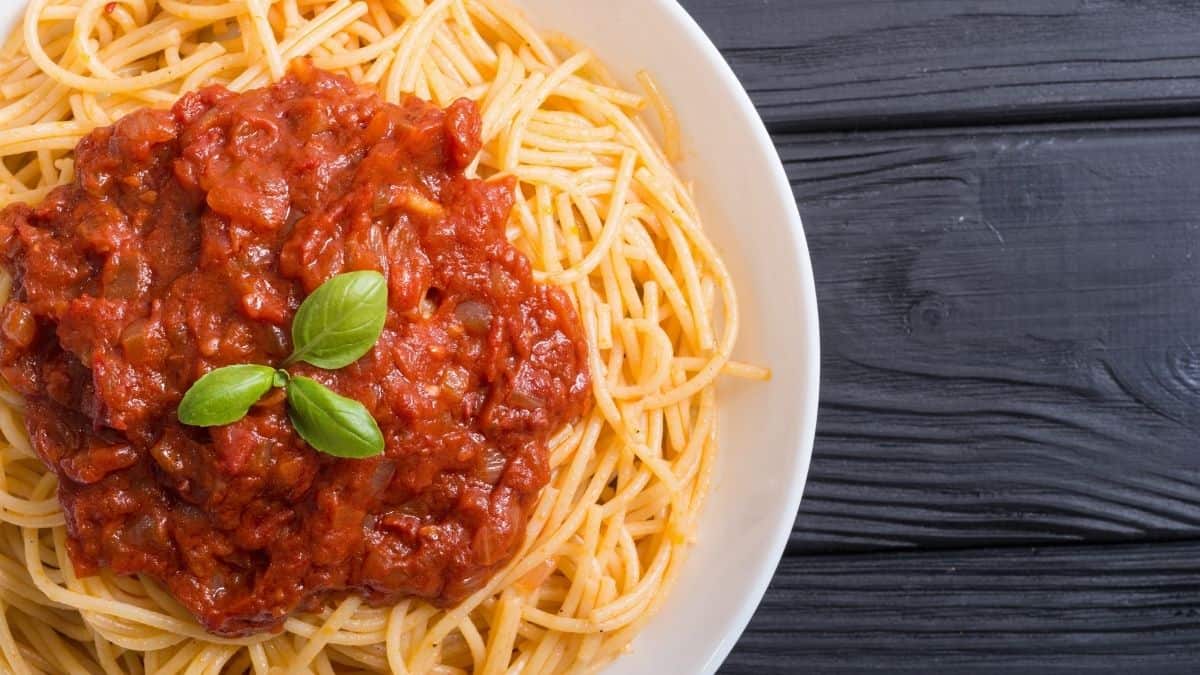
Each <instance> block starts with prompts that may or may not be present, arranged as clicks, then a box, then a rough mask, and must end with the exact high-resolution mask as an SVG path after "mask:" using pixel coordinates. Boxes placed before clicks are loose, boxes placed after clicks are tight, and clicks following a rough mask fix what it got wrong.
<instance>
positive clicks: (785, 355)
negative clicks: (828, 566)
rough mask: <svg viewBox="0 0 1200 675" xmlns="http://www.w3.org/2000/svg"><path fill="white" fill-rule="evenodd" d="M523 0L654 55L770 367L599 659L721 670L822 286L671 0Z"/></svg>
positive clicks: (751, 585)
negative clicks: (662, 599)
mask: <svg viewBox="0 0 1200 675" xmlns="http://www.w3.org/2000/svg"><path fill="white" fill-rule="evenodd" d="M518 4H519V5H521V6H522V7H524V8H525V10H526V11H527V13H528V15H529V17H530V18H531V20H532V21H533V23H534V24H536V25H538V26H539V27H541V28H543V29H550V30H555V31H560V32H563V33H566V34H568V35H571V36H573V37H575V38H577V39H579V40H581V41H582V42H583V43H584V44H586V45H588V46H590V47H591V48H592V49H593V51H594V52H595V53H596V55H597V56H598V57H599V58H600V59H601V60H603V61H604V62H606V63H607V64H608V65H609V66H610V67H611V68H612V69H613V71H614V73H615V74H616V75H617V76H618V77H621V78H622V79H624V80H625V81H626V83H627V84H630V85H632V84H633V75H634V74H635V73H636V72H637V71H638V70H641V69H647V70H649V71H650V72H651V73H652V74H653V75H654V76H655V79H656V80H657V81H658V83H659V85H660V86H661V87H662V88H663V89H664V90H665V92H666V94H667V96H668V97H669V98H670V100H671V102H672V103H673V104H674V106H675V109H676V112H677V114H678V117H679V123H680V126H681V128H682V131H683V136H684V141H685V142H684V148H685V152H686V159H685V163H684V167H683V170H684V173H685V174H686V175H687V177H688V178H690V179H692V180H694V181H695V185H696V193H697V202H698V205H699V208H700V211H701V215H702V216H703V218H704V222H705V228H706V229H707V231H708V232H709V234H710V235H711V236H712V238H713V239H714V240H715V241H716V243H717V245H718V247H719V249H720V250H721V252H722V253H723V255H724V256H725V260H726V262H727V263H728V265H729V268H730V271H731V273H732V274H733V278H734V281H735V283H736V285H737V290H738V295H739V298H740V300H741V307H742V315H743V319H742V321H743V323H742V332H741V336H740V339H739V342H738V347H737V350H736V352H735V357H736V358H738V359H741V360H746V361H752V362H754V363H761V364H766V365H769V366H770V367H771V370H772V371H773V373H774V377H773V379H772V380H771V381H770V382H769V383H766V384H763V383H758V382H738V381H730V380H727V381H725V382H724V383H723V384H722V385H721V390H720V400H719V405H720V417H719V420H720V422H719V423H720V450H719V458H718V460H717V464H716V468H715V472H714V481H713V486H712V493H711V495H710V497H709V500H708V503H707V505H706V506H705V510H704V514H703V516H702V518H701V523H700V529H699V540H698V542H697V543H696V545H695V546H694V547H693V548H692V550H691V552H690V557H689V559H688V561H687V564H686V565H685V566H684V570H683V572H682V574H681V575H680V578H679V581H678V583H677V584H676V585H675V588H674V589H673V590H672V592H671V596H670V598H669V599H668V600H667V602H666V604H665V605H664V606H663V607H662V609H661V610H660V612H659V614H658V615H657V616H656V617H654V619H653V620H652V621H651V622H650V623H649V625H648V626H647V627H646V629H645V630H644V631H643V632H642V634H641V635H639V636H638V638H637V639H636V640H635V641H634V643H633V651H632V652H631V653H629V654H627V655H625V656H623V657H622V658H620V659H619V660H618V661H616V663H614V664H613V665H612V666H611V667H610V668H609V669H608V670H607V671H606V672H607V673H609V674H610V675H661V673H663V672H670V673H712V672H714V671H715V670H716V669H717V667H718V666H720V664H721V662H722V661H723V660H724V659H725V656H726V655H727V654H728V653H729V650H730V649H732V648H733V645H734V643H735V642H737V639H738V636H739V635H741V632H742V630H743V629H744V628H745V627H746V624H747V623H748V622H749V620H750V616H751V615H752V614H753V613H754V609H755V607H757V606H758V602H759V600H761V599H762V595H763V592H764V591H765V590H766V588H767V584H768V583H769V582H770V580H771V576H772V575H773V574H774V571H775V567H776V565H777V564H778V562H779V557H780V555H781V554H782V553H783V547H784V544H786V543H787V538H788V533H789V532H790V531H791V528H792V521H793V519H794V518H795V515H796V509H797V508H798V507H799V504H800V495H801V493H802V491H803V489H804V480H805V477H806V476H807V474H808V463H809V459H810V457H811V455H812V443H813V433H814V430H815V427H816V417H817V383H818V370H819V365H820V363H819V355H818V348H819V344H818V330H817V301H816V292H815V286H814V284H813V277H812V268H811V266H810V264H809V259H808V248H807V246H806V245H805V242H804V232H803V230H802V228H801V224H800V216H799V214H797V212H796V205H795V201H794V199H793V197H792V192H791V188H790V186H789V185H788V181H787V177H786V176H785V175H784V172H783V167H782V165H781V164H780V161H779V156H778V154H777V153H776V152H775V147H774V145H773V144H772V143H771V138H770V136H768V135H767V131H766V129H765V128H764V127H763V125H762V122H761V120H760V119H759V117H758V114H757V113H756V112H755V110H754V106H753V104H751V102H750V97H749V96H748V95H747V94H746V92H745V90H744V89H742V87H741V85H740V84H739V83H738V81H737V78H736V77H735V76H734V74H733V71H731V70H730V69H729V66H728V65H726V63H725V61H724V60H723V59H722V58H721V55H720V54H719V53H718V52H717V49H716V48H715V47H714V46H713V45H712V43H711V42H709V40H708V38H707V37H705V35H704V32H703V31H702V30H700V27H699V26H697V25H696V23H695V22H694V21H693V20H692V18H691V17H690V16H688V14H687V13H686V12H685V11H684V10H683V9H682V8H681V7H680V6H679V5H678V4H677V3H676V2H675V1H674V0H637V1H634V0H622V1H621V2H616V3H602V2H595V0H518ZM24 5H25V3H24V2H20V1H18V0H6V1H4V2H0V29H5V30H9V29H11V27H12V26H13V25H15V22H16V21H17V20H18V17H19V16H20V15H21V14H22V13H23V10H24ZM631 88H634V87H632V86H631ZM664 669H665V670H664Z"/></svg>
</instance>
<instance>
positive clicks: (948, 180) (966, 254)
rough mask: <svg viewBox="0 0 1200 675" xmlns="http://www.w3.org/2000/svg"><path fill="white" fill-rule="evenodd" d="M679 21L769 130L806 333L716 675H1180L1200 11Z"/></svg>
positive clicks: (747, 6)
mask: <svg viewBox="0 0 1200 675" xmlns="http://www.w3.org/2000/svg"><path fill="white" fill-rule="evenodd" d="M684 4H685V6H686V7H687V8H688V9H689V10H690V11H691V12H692V14H693V15H694V16H695V17H696V18H697V19H698V20H699V22H700V23H701V24H702V25H703V26H704V28H705V29H706V30H707V31H708V33H709V35H710V36H712V38H713V39H714V41H715V42H716V43H717V45H718V46H719V47H720V48H721V49H722V50H723V52H724V54H725V56H726V58H727V59H729V61H730V62H731V63H732V64H733V67H734V69H735V70H736V71H737V72H738V74H739V76H740V77H741V78H742V81H743V83H744V84H745V85H746V87H747V88H748V89H749V90H750V93H751V94H752V96H753V97H754V99H755V101H756V102H757V104H758V106H759V109H760V111H761V113H762V115H763V117H764V118H765V120H766V122H767V124H768V126H769V128H770V130H771V131H772V133H773V134H774V137H775V140H776V143H777V144H778V147H779V150H780V153H781V154H782V156H783V159H784V162H785V164H786V167H787V171H788V175H789V176H790V177H791V179H792V185H793V188H794V190H795V194H796V200H797V202H798V203H799V206H800V213H801V215H802V216H803V218H804V223H805V229H806V232H807V235H808V242H809V246H810V247H811V250H812V258H813V265H814V267H815V271H816V278H817V293H818V296H819V298H820V310H821V328H822V333H823V336H822V337H823V340H822V349H823V351H824V356H823V363H822V369H823V373H822V375H823V378H822V380H823V381H822V385H821V410H820V419H819V423H818V430H817V442H816V451H815V454H814V458H813V463H812V472H811V474H810V476H809V483H808V489H807V491H806V493H805V496H804V503H803V505H802V506H801V509H800V514H799V517H798V518H797V520H796V526H795V530H794V532H793V535H792V538H791V542H790V545H789V546H788V549H787V553H786V555H785V557H784V559H783V561H782V563H781V565H780V567H779V571H778V573H777V575H776V578H775V581H774V583H773V585H772V587H771V590H770V591H769V592H768V594H767V597H766V599H765V600H764V601H763V604H762V606H761V607H760V608H759V611H758V614H757V615H756V616H755V618H754V620H753V622H752V623H751V625H750V627H749V629H748V630H747V632H746V634H745V635H744V636H743V638H742V640H741V642H740V643H739V645H738V647H737V649H736V650H735V651H734V652H733V654H732V655H731V656H730V657H729V660H728V662H727V663H726V665H725V668H724V669H723V671H722V672H728V673H735V674H736V673H793V672H797V673H813V672H863V671H876V672H920V673H929V672H939V673H962V672H980V671H984V672H996V671H1000V672H1035V673H1042V672H1063V671H1079V670H1085V669H1086V670H1096V669H1102V670H1108V671H1111V672H1122V673H1124V672H1200V448H1198V447H1197V441H1198V440H1200V2H1197V1H1195V0H684Z"/></svg>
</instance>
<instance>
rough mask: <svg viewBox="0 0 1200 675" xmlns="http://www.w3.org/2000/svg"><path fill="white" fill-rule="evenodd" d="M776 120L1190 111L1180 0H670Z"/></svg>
mask: <svg viewBox="0 0 1200 675" xmlns="http://www.w3.org/2000/svg"><path fill="white" fill-rule="evenodd" d="M682 4H683V5H684V6H685V7H686V8H687V9H688V10H689V12H691V14H692V15H693V16H694V17H695V18H696V20H697V21H698V22H699V23H700V24H701V25H702V26H703V27H704V29H705V30H706V31H707V32H708V34H709V35H710V36H711V37H712V38H713V41H714V42H715V43H716V44H717V46H718V47H720V48H721V49H722V51H723V53H724V54H725V57H726V58H727V59H728V60H729V61H730V63H731V64H732V65H733V67H734V70H735V71H737V73H738V76H739V77H740V78H741V79H742V82H743V83H744V84H745V86H746V88H747V89H748V90H749V91H750V93H751V96H752V97H753V98H754V100H755V102H756V103H757V105H758V108H759V111H760V112H761V113H762V115H763V117H764V118H765V119H766V121H767V122H768V124H769V125H771V126H772V127H773V128H775V129H777V130H790V131H810V130H828V129H854V128H870V127H874V128H880V127H889V128H898V127H928V126H931V125H939V126H944V125H973V124H980V123H994V122H1013V121H1026V122H1028V121H1034V120H1061V119H1068V118H1088V119H1101V118H1114V117H1132V116H1138V117H1146V116H1165V115H1170V116H1175V115H1190V114H1195V113H1196V112H1197V111H1200V41H1198V40H1197V39H1196V36H1197V35H1200V3H1195V2H1190V1H1189V0H905V1H900V0H682Z"/></svg>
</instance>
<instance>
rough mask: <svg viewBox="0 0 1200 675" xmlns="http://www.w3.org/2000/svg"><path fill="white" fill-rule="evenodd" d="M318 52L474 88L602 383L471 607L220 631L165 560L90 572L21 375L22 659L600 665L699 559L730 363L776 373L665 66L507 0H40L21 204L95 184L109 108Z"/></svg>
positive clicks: (11, 451) (10, 472)
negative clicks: (755, 345)
mask: <svg viewBox="0 0 1200 675" xmlns="http://www.w3.org/2000/svg"><path fill="white" fill-rule="evenodd" d="M299 56H309V57H311V58H312V59H313V61H314V63H315V65H317V66H318V67H321V68H325V69H329V70H333V71H335V72H339V73H342V74H345V75H347V76H349V77H350V78H351V79H353V80H354V81H356V82H359V83H361V84H363V85H366V86H370V87H373V88H375V89H377V90H378V91H379V92H380V93H381V94H382V95H383V96H384V97H385V98H386V99H387V100H389V101H391V102H396V101H398V100H399V98H400V97H401V96H402V94H403V93H404V92H412V93H415V94H416V95H417V96H419V97H422V98H425V99H428V100H431V101H433V102H434V103H436V104H437V105H439V106H443V107H444V106H447V105H449V104H450V103H451V102H452V101H453V100H455V99H456V98H459V97H468V98H471V99H474V100H475V101H477V102H478V104H479V106H480V110H481V113H482V117H483V139H484V149H483V151H482V152H481V153H480V154H479V156H478V158H477V159H476V160H475V163H474V165H473V166H472V167H471V168H470V172H471V173H473V174H475V175H478V176H480V177H483V178H491V177H499V176H515V177H516V178H517V180H518V186H519V188H518V190H519V193H518V200H517V205H516V207H515V209H514V210H513V214H512V217H511V220H510V223H509V232H508V234H509V238H510V240H511V241H513V243H514V244H515V245H516V246H517V247H518V248H519V249H520V250H522V251H523V252H524V253H525V254H526V255H527V256H528V257H529V259H530V261H531V263H532V264H533V266H534V269H535V275H536V277H537V278H538V279H539V280H541V281H544V282H547V283H552V284H556V285H560V286H562V287H563V288H564V289H566V290H567V292H568V293H569V294H570V296H571V298H572V300H573V301H574V303H575V306H576V307H577V309H578V310H579V313H580V316H581V318H582V320H583V324H584V328H585V332H586V335H587V339H588V343H589V346H590V361H591V363H590V368H591V371H592V373H593V394H594V399H595V405H594V406H593V407H592V411H591V412H590V413H589V414H588V415H587V416H586V417H585V418H583V419H582V420H580V422H579V423H578V424H576V425H574V426H572V427H569V428H567V429H565V430H563V431H562V432H561V433H560V434H559V435H558V436H557V437H556V438H555V439H554V440H553V442H552V444H551V453H552V454H551V465H552V468H553V476H552V479H551V482H550V485H549V486H547V487H546V488H545V489H544V490H543V493H542V495H541V497H540V499H539V501H538V503H537V505H536V507H535V509H534V511H533V514H532V516H531V518H530V521H529V523H528V529H527V535H526V540H525V543H524V545H523V547H522V548H521V551H520V552H519V553H518V555H517V556H516V558H515V559H514V560H513V561H512V562H511V563H510V564H509V565H508V566H507V567H506V568H505V569H504V570H502V571H501V572H500V573H498V574H497V575H496V576H495V577H493V578H492V580H491V581H490V582H489V583H488V584H487V585H486V586H485V587H484V588H482V589H481V590H479V591H478V592H476V593H475V594H474V595H472V596H471V597H470V598H468V599H467V600H466V601H464V602H463V603H462V604H460V605H459V606H457V607H453V608H450V609H441V608H437V607H434V606H432V605H429V604H427V603H425V602H422V601H417V600H407V601H402V602H400V603H399V604H397V605H396V606H394V607H390V608H371V607H368V606H366V605H365V604H363V603H362V602H361V599H360V598H358V597H355V596H351V597H350V598H348V599H346V600H343V601H341V602H340V604H338V605H337V606H336V607H331V608H329V609H327V610H325V611H324V612H322V613H315V614H303V615H297V616H293V617H292V618H290V619H289V620H288V621H287V623H286V625H285V629H284V631H283V632H282V633H281V634H264V635H257V636H254V637H249V638H241V639H220V638H217V637H214V636H213V635H211V634H209V633H207V632H205V631H204V630H203V629H202V628H201V627H200V626H199V625H198V624H197V623H196V622H195V620H194V619H192V617H191V616H190V615H189V614H188V613H187V612H186V611H184V610H183V609H182V608H181V607H180V606H179V605H178V603H176V602H175V601H174V600H173V599H172V598H171V597H170V596H169V595H168V594H167V593H166V592H165V591H164V590H163V589H162V588H161V587H159V586H158V585H157V584H156V583H154V582H152V581H150V580H147V579H141V578H134V577H117V576H115V575H111V574H108V573H107V572H106V573H103V574H101V575H99V576H95V577H88V578H79V577H77V576H76V575H75V573H74V570H73V567H72V565H71V562H70V560H69V558H68V555H67V548H66V538H67V535H66V531H65V527H64V519H63V514H62V510H61V507H60V505H59V503H58V501H57V499H56V497H55V488H56V483H55V478H54V474H53V473H51V472H48V471H47V470H46V468H45V467H44V466H43V465H42V463H41V461H40V460H39V459H38V457H37V455H36V453H35V452H34V451H33V449H32V447H31V445H30V442H29V440H28V438H27V436H26V433H25V429H24V422H23V418H22V415H23V412H22V401H21V400H20V398H19V397H18V396H17V395H15V394H14V393H12V392H11V390H8V389H4V390H0V433H2V435H3V444H2V446H3V447H0V521H2V524H0V610H2V611H0V670H3V671H6V672H15V673H38V672H44V673H112V674H116V673H189V674H191V673H196V674H206V673H207V674H217V673H250V672H253V673H256V674H260V675H261V674H265V673H298V672H316V673H334V672H364V671H365V672H386V671H391V672H395V673H407V672H412V673H429V672H441V673H460V672H474V673H486V674H499V673H516V672H530V673H543V672H547V673H549V672H566V671H577V670H583V671H592V670H595V669H597V668H598V667H600V666H601V665H603V664H605V663H607V662H609V661H610V660H612V659H613V658H615V657H616V656H618V655H619V654H620V653H621V651H622V650H623V649H625V648H626V647H627V645H628V644H629V642H630V640H631V639H632V638H633V637H634V635H635V634H636V633H637V632H638V630H639V629H640V628H641V627H642V626H643V625H644V623H645V622H646V621H647V620H648V619H649V617H650V616H651V615H652V614H653V613H654V611H655V609H656V608H657V607H658V606H659V604H660V603H661V602H662V601H663V599H664V597H665V594H666V592H667V590H668V588H669V587H670V585H671V582H672V580H673V579H674V578H675V576H676V574H677V573H678V570H679V567H680V565H681V564H682V561H683V555H684V552H685V549H686V544H687V542H688V540H689V538H690V537H691V536H692V534H693V531H694V527H695V521H696V518H697V515H698V513H699V510H700V507H701V504H702V502H703V499H704V495H705V492H706V490H707V486H708V483H709V473H710V470H711V467H712V460H713V453H714V452H715V437H716V415H715V412H716V409H715V393H714V380H715V379H716V377H717V376H718V374H720V373H721V372H729V373H732V374H735V375H740V376H746V377H756V378H765V377H766V376H767V373H766V371H763V370H761V369H758V368H756V367H754V366H749V365H745V364H734V363H731V362H730V360H729V359H730V353H731V350H732V347H733V342H734V339H735V336H736V333H737V324H738V313H737V304H736V300H735V297H734V291H733V287H732V284H731V281H730V279H729V276H728V274H727V273H726V271H725V267H724V265H723V264H722V262H721V260H720V258H719V257H718V255H717V254H716V251H715V250H714V248H713V246H712V245H711V244H710V243H709V241H708V240H707V239H706V238H705V236H704V235H703V233H702V232H701V230H700V225H699V216H698V214H697V211H696V208H695V206H694V204H693V201H692V197H691V194H690V190H689V187H688V186H687V185H686V184H684V183H683V182H682V181H681V180H680V178H679V177H678V175H677V174H676V173H675V171H674V169H673V167H672V164H671V160H672V158H673V157H674V156H675V153H676V152H677V150H678V145H679V140H678V131H677V130H676V129H675V123H674V117H673V113H672V112H671V109H670V106H669V105H667V104H666V102H665V101H663V100H662V99H661V97H660V95H659V93H658V89H657V87H656V86H655V85H654V82H653V80H652V79H651V78H650V76H649V75H648V74H644V73H643V74H641V75H639V78H638V79H639V81H640V82H641V83H642V85H643V88H644V89H645V93H644V94H637V93H633V92H630V91H627V90H625V89H622V88H621V87H620V86H618V84H617V83H616V82H615V81H614V80H613V78H612V77H611V76H610V75H609V74H608V73H607V72H606V71H605V69H604V68H603V66H602V65H600V63H598V62H597V61H596V60H595V58H594V57H593V56H592V55H591V54H590V53H589V52H587V51H586V50H583V49H581V48H580V47H579V46H578V45H576V44H575V43H573V42H572V41H571V40H569V39H567V38H564V37H561V36H558V35H544V34H542V33H539V32H538V31H537V30H535V29H534V28H533V27H532V26H531V25H530V24H529V23H527V22H526V20H525V19H524V18H523V17H522V16H521V14H519V13H518V12H517V11H515V10H514V9H512V8H510V7H509V6H508V5H506V4H505V3H504V2H503V0H434V1H433V2H429V3H426V2H425V1H424V0H366V1H355V2H352V1H351V0H337V1H336V2H328V1H326V0H279V1H273V0H211V1H209V2H203V3H201V2H190V1H185V0H117V1H115V2H110V1H108V0H31V2H30V3H29V6H28V9H27V11H26V14H25V17H24V21H23V22H22V24H21V25H20V26H19V27H18V29H17V30H16V31H15V33H14V35H13V36H12V37H11V38H10V39H9V41H8V42H7V43H6V44H5V45H4V46H3V47H2V48H0V82H3V84H2V85H0V97H2V98H0V157H2V158H3V161H2V162H0V206H3V205H7V204H10V203H14V202H18V201H25V202H36V201H38V200H40V199H42V198H43V197H44V196H45V195H46V194H47V193H48V192H49V191H50V190H51V189H53V188H54V187H55V186H58V185H61V184H63V183H66V182H69V181H71V180H73V177H74V174H73V161H72V155H71V152H72V149H73V148H74V146H75V144H76V142H77V141H78V140H79V139H80V138H81V137H82V136H83V135H84V134H86V133H88V132H89V131H90V130H91V129H93V128H95V127H97V126H102V125H108V124H111V123H113V122H114V121H115V120H117V119H118V118H120V117H121V116H123V115H125V114H126V113H129V112H131V111H133V110H135V109H138V108H140V107H143V106H147V105H150V106H159V107H161V106H166V105H170V104H171V103H173V102H174V101H175V100H176V99H177V98H178V97H179V96H180V95H181V94H183V93H185V92H187V91H191V90H193V89H196V88H197V87H199V86H201V85H204V84H208V83H214V82H215V83H221V84H224V85H226V86H227V87H229V88H230V89H233V90H235V91H244V90H246V89H251V88H255V87H259V86H263V85H265V84H267V83H269V82H270V81H272V80H274V79H278V78H279V77H281V76H282V75H283V73H284V71H285V69H286V67H287V64H288V62H289V61H290V60H291V59H293V58H296V57H299ZM644 108H650V109H652V110H653V111H654V112H655V113H656V115H657V117H658V119H659V121H660V122H661V124H662V126H663V127H664V129H665V135H664V138H665V141H664V147H666V148H667V151H664V150H662V149H660V146H659V145H658V144H657V142H656V141H655V140H654V138H653V135H652V133H651V132H650V130H649V128H648V126H647V125H646V124H645V123H644V122H643V120H642V119H641V118H640V113H641V112H642V110H643V109H644ZM0 281H2V283H0V300H5V299H7V296H8V292H9V288H10V286H11V279H10V278H9V277H7V276H3V278H2V279H0Z"/></svg>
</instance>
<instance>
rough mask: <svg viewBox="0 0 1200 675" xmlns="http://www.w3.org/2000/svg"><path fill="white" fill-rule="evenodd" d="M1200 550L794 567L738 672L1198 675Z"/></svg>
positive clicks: (774, 592)
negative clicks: (1138, 674)
mask: <svg viewBox="0 0 1200 675" xmlns="http://www.w3.org/2000/svg"><path fill="white" fill-rule="evenodd" d="M1198 558H1200V543H1186V544H1140V545H1123V546H1080V547H1076V546H1055V547H1049V548H1012V549H1004V548H999V549H979V550H972V551H941V552H920V553H888V554H868V555H851V556H806V557H788V558H785V559H784V561H783V564H782V565H781V566H780V569H779V571H778V573H777V574H776V577H775V581H774V583H773V585H772V588H771V591H770V593H769V594H768V595H767V598H766V600H765V601H764V602H763V604H762V606H761V607H760V608H759V611H758V614H757V615H756V616H755V618H754V620H753V621H751V623H750V626H749V628H748V629H747V631H746V633H745V634H744V635H743V637H742V640H741V642H739V644H738V646H737V648H736V649H735V650H734V652H733V653H732V654H731V655H730V658H729V659H728V661H727V662H726V664H725V666H724V668H723V669H722V670H721V672H722V673H723V674H726V675H739V674H741V673H746V674H747V675H749V674H750V673H754V674H756V675H762V674H763V673H781V674H782V673H813V672H819V673H838V672H845V673H862V672H888V673H977V672H1031V673H1057V672H1063V673H1066V672H1084V671H1087V672H1095V671H1097V670H1100V671H1103V672H1114V673H1130V672H1155V673H1171V672H1179V673H1184V672H1196V670H1197V669H1198V668H1200V653H1198V652H1197V650H1196V648H1195V646H1196V644H1197V642H1200V605H1198V604H1197V597H1198V591H1200V569H1198V568H1197V566H1196V562H1195V561H1196V560H1197V559H1198Z"/></svg>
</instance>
